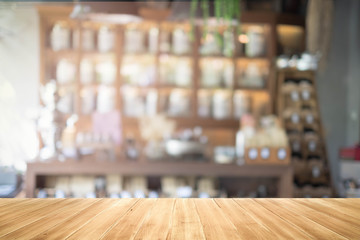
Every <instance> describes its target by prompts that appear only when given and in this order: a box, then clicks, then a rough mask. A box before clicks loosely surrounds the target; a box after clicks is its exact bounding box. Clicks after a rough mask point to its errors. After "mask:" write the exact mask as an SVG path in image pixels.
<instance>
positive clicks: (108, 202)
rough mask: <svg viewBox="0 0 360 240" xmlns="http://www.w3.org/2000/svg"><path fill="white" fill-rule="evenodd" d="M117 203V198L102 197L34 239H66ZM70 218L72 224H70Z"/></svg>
mask: <svg viewBox="0 0 360 240" xmlns="http://www.w3.org/2000/svg"><path fill="white" fill-rule="evenodd" d="M116 204H117V200H115V199H100V200H99V201H97V202H94V203H93V204H92V205H89V206H88V207H87V208H85V209H83V210H82V211H80V212H78V213H76V214H75V215H74V216H70V217H69V218H67V219H65V220H64V221H63V222H62V223H60V224H57V225H55V226H54V227H52V228H49V229H46V231H44V232H41V233H39V234H38V235H36V236H35V237H34V238H33V239H65V238H66V237H67V236H69V235H71V234H73V233H74V232H76V231H77V230H78V229H79V228H81V227H82V226H83V225H85V224H87V223H88V222H89V221H91V219H92V218H93V217H95V216H96V215H98V214H100V213H101V212H103V211H104V210H106V209H107V208H112V206H114V205H116ZM68 220H69V221H70V222H71V224H69V221H68Z"/></svg>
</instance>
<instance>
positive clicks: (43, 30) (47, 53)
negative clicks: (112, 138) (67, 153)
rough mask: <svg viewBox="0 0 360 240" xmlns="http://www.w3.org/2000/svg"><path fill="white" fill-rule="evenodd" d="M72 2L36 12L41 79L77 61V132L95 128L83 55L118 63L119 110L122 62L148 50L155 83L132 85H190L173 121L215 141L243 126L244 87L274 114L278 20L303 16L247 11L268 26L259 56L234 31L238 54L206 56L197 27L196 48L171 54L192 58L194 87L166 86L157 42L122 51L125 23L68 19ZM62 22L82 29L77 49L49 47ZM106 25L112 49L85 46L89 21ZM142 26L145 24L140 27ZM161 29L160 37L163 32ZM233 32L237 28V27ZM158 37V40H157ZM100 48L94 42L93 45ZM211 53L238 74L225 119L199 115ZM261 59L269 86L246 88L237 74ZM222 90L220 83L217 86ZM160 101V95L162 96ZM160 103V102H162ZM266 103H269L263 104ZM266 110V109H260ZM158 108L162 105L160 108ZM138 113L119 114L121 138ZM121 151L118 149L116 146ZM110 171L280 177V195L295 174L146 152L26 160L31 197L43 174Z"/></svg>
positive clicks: (255, 109) (245, 18) (163, 89)
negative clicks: (186, 109) (184, 107)
mask: <svg viewBox="0 0 360 240" xmlns="http://www.w3.org/2000/svg"><path fill="white" fill-rule="evenodd" d="M72 9H73V8H72V6H67V7H64V6H62V7H58V6H49V5H40V6H38V11H39V15H40V53H41V55H40V56H41V63H40V66H41V68H40V82H41V84H45V83H47V82H48V81H49V80H51V79H54V78H55V77H54V72H55V68H56V63H57V62H58V61H59V60H60V59H62V58H71V60H72V61H74V64H75V66H76V70H77V71H76V74H75V80H74V83H73V88H74V108H73V109H74V110H73V111H72V113H73V114H77V115H78V116H79V121H78V123H77V131H89V129H91V125H92V123H91V115H89V114H87V115H85V114H82V112H81V90H82V88H83V87H84V86H83V85H82V83H81V81H80V78H81V76H80V64H81V60H82V59H84V58H87V59H92V60H96V61H97V60H99V59H111V60H113V61H114V64H115V67H116V80H115V82H114V84H113V85H112V87H113V88H114V89H115V92H116V94H115V96H116V97H115V98H116V101H115V103H116V104H115V110H117V111H119V112H121V113H123V107H124V102H123V99H122V93H121V88H122V87H123V86H124V85H125V81H124V79H123V77H122V74H121V67H122V65H123V64H124V58H125V57H126V56H130V55H132V56H135V57H141V56H144V54H146V55H151V56H152V57H154V59H155V63H154V65H155V69H156V70H155V71H156V73H155V76H156V77H155V78H156V80H155V82H154V83H153V84H152V85H149V86H144V87H139V86H133V87H135V88H139V89H141V91H146V90H147V89H155V90H156V91H157V92H158V93H163V94H169V92H171V91H172V90H173V89H178V88H180V89H186V90H187V91H189V92H190V95H189V96H190V99H191V111H190V113H189V115H188V116H182V117H174V116H172V117H170V118H171V119H173V120H175V122H176V124H177V127H178V128H192V127H194V126H201V127H202V128H203V130H204V133H208V134H209V141H210V143H213V144H215V143H216V144H218V145H221V144H223V145H235V134H236V131H237V129H238V128H239V119H236V118H235V117H234V100H233V97H234V93H235V92H236V91H241V92H244V93H246V95H249V96H251V99H252V107H251V111H252V113H254V114H255V116H259V115H261V114H270V113H274V109H273V107H274V90H275V88H274V81H275V79H274V69H273V68H272V62H273V60H274V59H275V57H276V55H277V45H278V37H277V32H276V26H277V24H286V23H287V24H294V25H298V26H301V27H303V26H304V19H303V18H302V17H296V16H288V15H286V16H285V15H281V14H280V15H279V14H275V13H262V12H261V13H260V12H245V13H243V14H242V25H243V26H244V28H246V27H247V26H251V25H259V26H262V27H264V29H265V30H264V32H265V35H264V36H265V39H266V53H265V54H264V55H263V56H259V57H247V56H245V54H244V52H243V51H242V50H241V49H240V47H241V46H240V44H239V42H238V36H237V35H236V34H234V44H235V50H234V52H235V54H233V56H232V57H225V56H223V55H214V56H212V55H209V56H203V55H201V54H200V53H199V48H200V44H201V41H200V39H201V27H199V26H197V27H196V31H195V41H193V42H192V51H191V52H190V53H189V54H185V55H174V54H172V53H167V54H168V55H169V56H173V57H179V58H180V57H181V58H188V59H190V60H191V61H192V79H191V83H192V84H191V85H192V86H191V87H188V88H183V87H176V86H168V85H162V84H161V83H160V78H159V77H160V75H159V68H160V57H161V56H162V55H163V53H162V52H160V50H159V47H158V50H157V52H156V53H152V54H149V53H148V52H144V53H134V54H127V53H125V52H124V41H125V35H124V33H125V29H126V28H127V25H120V24H109V23H101V22H91V21H88V20H87V21H80V20H75V19H70V18H69V15H70V13H71V11H72ZM152 14H153V13H152ZM59 21H63V22H66V23H67V24H68V25H69V26H70V28H71V29H72V32H74V31H75V30H78V31H79V39H78V44H77V48H70V49H67V50H61V51H54V50H52V49H51V47H50V43H49V36H50V35H49V34H50V32H51V29H52V27H53V25H54V24H55V23H56V22H59ZM145 22H148V23H149V24H151V25H152V26H157V27H158V28H159V31H160V32H161V24H162V22H160V21H153V20H149V21H145ZM176 24H178V23H170V25H172V26H176ZM101 25H107V26H109V27H111V28H113V29H114V32H115V35H116V39H115V44H114V46H115V47H114V48H113V50H111V51H109V52H107V53H100V52H98V51H96V50H94V51H85V50H83V46H82V37H83V36H82V35H83V31H84V29H85V26H86V27H88V26H90V27H91V28H93V29H95V30H97V29H98V28H99V26H101ZM141 27H144V26H141ZM160 32H159V36H160ZM234 33H235V30H234ZM159 41H160V40H159ZM95 48H96V47H95ZM208 58H217V59H222V60H230V61H231V63H232V64H233V67H234V78H233V84H232V87H230V88H226V89H225V88H224V90H227V91H229V92H230V93H231V117H229V118H227V119H214V118H212V117H206V118H204V117H200V116H198V113H197V111H198V110H197V109H198V92H199V90H200V89H206V88H204V87H201V82H200V81H201V68H200V62H201V61H202V60H203V59H208ZM253 61H255V62H263V63H264V64H265V65H266V66H267V67H266V68H267V71H268V74H267V77H266V81H265V85H264V87H263V88H251V87H243V86H240V85H239V84H238V79H239V75H240V70H241V68H239V64H240V63H242V62H245V63H246V62H253ZM91 86H93V87H94V88H98V87H99V84H98V83H95V84H93V85H91ZM217 89H219V88H217ZM158 101H159V100H158ZM158 106H159V104H158ZM264 106H265V107H264ZM261 109H262V110H261ZM157 111H159V108H158V109H157ZM138 120H139V119H138V118H137V117H128V116H126V115H125V114H121V122H122V126H123V127H122V128H123V129H124V131H123V133H122V134H123V137H126V135H127V134H128V133H132V134H133V135H135V137H139V136H137V133H138ZM117 151H118V154H119V152H120V148H117ZM107 173H119V174H129V175H134V174H144V175H158V176H159V175H171V174H174V175H199V176H202V175H212V176H229V177H231V176H233V177H242V176H244V177H254V178H255V177H256V178H262V177H276V178H279V179H280V181H279V192H278V196H280V197H290V196H291V192H292V191H291V185H289V184H288V183H290V182H291V181H290V180H289V179H291V176H292V173H291V169H290V168H289V167H288V166H246V165H245V166H237V165H232V164H231V165H217V164H215V163H212V162H207V163H204V162H199V163H189V162H170V163H167V162H164V161H161V162H150V161H148V160H147V159H146V158H144V157H143V156H142V160H139V161H138V162H131V163H130V162H126V161H125V159H123V157H120V155H118V157H117V161H116V162H96V161H95V160H94V159H92V160H87V161H85V160H84V161H81V162H73V161H71V160H68V161H65V162H64V163H60V162H51V163H41V162H35V163H30V164H28V172H27V196H28V197H29V196H33V194H34V189H35V187H36V180H35V179H36V177H37V176H39V175H57V174H59V175H66V174H68V175H72V174H107Z"/></svg>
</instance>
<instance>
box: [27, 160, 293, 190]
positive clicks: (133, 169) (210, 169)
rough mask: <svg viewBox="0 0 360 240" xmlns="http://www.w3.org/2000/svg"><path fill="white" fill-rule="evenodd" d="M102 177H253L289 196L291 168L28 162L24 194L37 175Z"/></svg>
mask: <svg viewBox="0 0 360 240" xmlns="http://www.w3.org/2000/svg"><path fill="white" fill-rule="evenodd" d="M76 174H79V175H86V174H88V175H106V174H121V175H128V176H130V175H131V176H136V175H145V176H167V175H171V176H213V177H256V178H279V179H280V181H279V186H278V189H279V196H280V197H286V196H289V193H290V192H291V188H292V183H291V178H292V170H291V166H274V165H257V166H251V165H243V166H239V165H235V164H215V163H206V162H205V163H204V162H173V161H172V162H168V161H148V162H144V161H139V162H135V161H134V162H130V161H115V162H110V161H95V160H90V159H89V160H86V159H84V160H79V161H75V160H67V161H65V162H59V161H53V162H47V163H46V162H34V163H28V165H27V172H26V195H27V197H33V190H34V189H35V188H34V187H35V183H36V177H37V176H51V175H52V176H54V175H76Z"/></svg>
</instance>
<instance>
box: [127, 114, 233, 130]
mask: <svg viewBox="0 0 360 240" xmlns="http://www.w3.org/2000/svg"><path fill="white" fill-rule="evenodd" d="M170 119H172V120H175V121H176V124H177V127H188V128H192V127H195V126H201V127H203V128H224V129H238V128H239V120H236V119H222V120H217V119H213V118H201V117H197V118H196V119H194V118H191V117H176V118H174V117H170ZM123 124H124V126H138V125H139V119H138V118H135V117H126V116H124V119H123Z"/></svg>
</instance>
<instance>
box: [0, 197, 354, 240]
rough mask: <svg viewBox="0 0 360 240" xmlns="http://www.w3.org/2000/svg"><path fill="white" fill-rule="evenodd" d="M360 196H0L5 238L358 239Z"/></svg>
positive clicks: (1, 228)
mask: <svg viewBox="0 0 360 240" xmlns="http://www.w3.org/2000/svg"><path fill="white" fill-rule="evenodd" d="M359 206H360V199H0V239H15V238H16V239H17V238H20V239H33V238H36V239H134V238H135V239H155V238H156V239H255V238H261V239H265V238H266V239H360V207H359Z"/></svg>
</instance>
